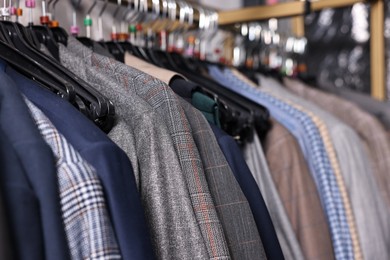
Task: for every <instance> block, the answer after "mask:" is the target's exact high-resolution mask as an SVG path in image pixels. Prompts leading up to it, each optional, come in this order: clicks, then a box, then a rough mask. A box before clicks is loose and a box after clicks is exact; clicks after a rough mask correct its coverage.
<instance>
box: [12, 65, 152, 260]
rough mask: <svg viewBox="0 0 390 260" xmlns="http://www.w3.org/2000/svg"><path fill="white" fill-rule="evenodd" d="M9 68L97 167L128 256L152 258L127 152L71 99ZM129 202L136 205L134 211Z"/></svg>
mask: <svg viewBox="0 0 390 260" xmlns="http://www.w3.org/2000/svg"><path fill="white" fill-rule="evenodd" d="M5 71H6V73H7V74H8V75H9V76H10V77H11V78H12V79H13V80H14V82H15V83H17V86H18V87H19V89H20V91H21V92H22V93H23V95H25V96H26V97H27V98H28V99H29V100H30V101H32V102H33V103H34V104H35V105H36V106H37V107H38V108H39V109H41V110H42V111H43V112H44V113H45V115H46V116H47V117H48V118H49V120H50V121H51V122H52V123H53V125H54V126H55V127H56V128H57V129H58V130H59V132H60V133H61V134H62V135H64V137H65V138H66V139H67V140H68V141H69V142H70V143H71V144H72V145H73V147H74V148H75V149H76V150H77V151H78V152H79V153H80V155H81V156H82V158H84V159H85V160H87V162H88V163H89V164H91V165H92V166H93V167H94V168H95V169H97V171H96V173H97V174H98V176H99V178H100V180H101V182H102V185H103V188H104V191H105V196H106V198H107V202H108V206H109V212H110V216H111V217H112V222H113V226H114V230H115V233H116V235H117V237H118V243H119V245H122V247H123V248H124V249H122V250H121V253H122V254H123V255H124V256H128V257H130V256H131V255H133V256H137V257H139V258H145V259H149V258H151V256H152V254H151V248H152V247H151V243H150V238H149V233H148V229H147V226H146V222H145V219H144V213H143V210H142V206H141V201H140V198H139V194H138V192H137V191H136V183H135V177H134V174H133V170H132V166H131V164H130V161H129V159H128V158H127V155H126V154H125V153H124V152H123V151H122V150H121V149H119V148H118V146H116V145H115V144H114V143H113V142H112V141H111V140H110V139H109V138H108V137H107V136H106V135H105V134H104V133H103V132H101V130H100V129H98V128H97V127H96V126H95V125H94V124H92V123H91V122H90V121H89V120H87V118H85V116H83V115H82V114H81V113H80V112H79V111H77V110H76V109H75V108H74V107H73V106H71V105H70V104H69V103H68V102H66V101H65V100H63V99H61V98H59V97H58V96H56V95H54V94H52V93H51V92H50V91H47V90H45V89H42V88H41V87H39V86H38V85H37V84H36V83H34V82H33V81H30V80H28V79H27V78H25V77H23V76H22V75H20V74H19V73H18V72H17V71H15V70H14V69H12V68H10V67H9V66H8V67H6V69H5ZM113 173H115V174H113ZM127 205H132V207H131V210H130V208H128V207H127ZM125 245H127V246H126V247H125Z"/></svg>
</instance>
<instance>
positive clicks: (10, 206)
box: [0, 63, 69, 259]
mask: <svg viewBox="0 0 390 260" xmlns="http://www.w3.org/2000/svg"><path fill="white" fill-rule="evenodd" d="M4 66H5V64H4V63H1V64H0V82H1V83H0V84H1V88H0V99H1V102H0V126H1V129H2V132H3V133H2V134H1V136H2V137H3V138H4V139H6V140H7V142H6V143H4V144H3V142H1V144H2V147H3V148H4V145H7V146H8V147H9V149H10V154H9V155H8V154H6V153H8V152H6V153H5V154H6V155H5V154H3V156H2V158H9V162H10V163H11V162H13V165H9V164H8V159H7V160H4V161H5V162H6V163H5V165H4V168H3V165H2V171H1V185H2V190H4V194H5V198H4V199H5V203H6V207H7V210H8V211H9V215H8V218H9V220H10V225H11V226H10V229H11V232H12V236H13V242H14V244H15V247H16V249H17V251H16V252H15V253H16V257H17V258H18V259H69V249H68V246H67V243H66V237H65V231H64V227H63V224H62V219H61V209H60V202H59V196H58V185H57V177H56V168H55V161H54V158H53V154H52V151H51V149H50V147H49V146H48V145H47V144H46V143H45V142H44V140H43V139H42V137H41V136H40V134H39V132H38V130H37V128H36V126H35V124H34V122H33V121H32V119H31V117H30V114H29V111H28V109H27V107H26V104H25V103H24V101H23V99H22V97H21V95H20V93H19V92H18V89H17V87H16V86H15V84H14V83H13V82H12V80H11V79H10V78H9V77H8V76H7V75H6V74H5V73H4ZM12 151H14V152H12ZM4 156H7V157H4ZM8 166H9V167H8Z"/></svg>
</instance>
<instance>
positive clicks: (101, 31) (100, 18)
mask: <svg viewBox="0 0 390 260" xmlns="http://www.w3.org/2000/svg"><path fill="white" fill-rule="evenodd" d="M107 4H108V0H105V1H104V4H103V7H102V9H101V10H100V12H99V15H98V31H99V41H103V40H104V35H103V19H102V15H103V12H104V10H106V8H107Z"/></svg>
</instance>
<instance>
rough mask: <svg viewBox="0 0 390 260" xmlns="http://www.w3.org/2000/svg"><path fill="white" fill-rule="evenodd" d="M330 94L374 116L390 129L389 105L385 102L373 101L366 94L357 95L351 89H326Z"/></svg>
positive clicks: (357, 93)
mask: <svg viewBox="0 0 390 260" xmlns="http://www.w3.org/2000/svg"><path fill="white" fill-rule="evenodd" d="M325 89H326V90H327V91H329V92H330V93H334V94H336V95H337V96H340V97H342V98H344V99H346V100H348V101H350V102H353V103H354V104H356V105H358V106H359V107H360V108H361V109H364V110H365V111H367V112H368V113H370V114H372V115H373V116H375V117H376V118H377V119H378V120H379V121H380V122H381V123H382V124H383V126H384V127H385V128H386V129H387V130H389V129H390V105H389V103H387V102H382V101H378V100H375V99H373V98H372V97H370V96H369V95H367V94H363V93H359V92H357V91H353V90H351V89H345V88H335V87H326V88H325Z"/></svg>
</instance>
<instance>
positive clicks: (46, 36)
mask: <svg viewBox="0 0 390 260" xmlns="http://www.w3.org/2000/svg"><path fill="white" fill-rule="evenodd" d="M27 28H28V29H30V30H31V33H32V34H34V35H35V36H36V37H37V38H38V41H39V42H40V43H41V44H43V45H45V46H46V47H47V49H48V50H49V52H50V54H51V55H52V56H53V57H54V58H55V59H56V60H57V61H59V60H60V53H59V52H60V51H59V47H58V43H57V42H56V41H55V38H54V35H53V32H52V31H51V30H50V29H49V28H48V27H47V26H41V25H33V26H31V27H27Z"/></svg>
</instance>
